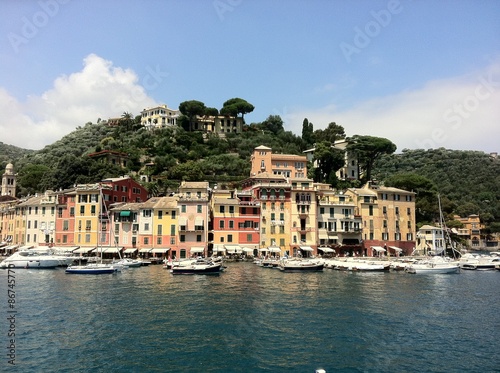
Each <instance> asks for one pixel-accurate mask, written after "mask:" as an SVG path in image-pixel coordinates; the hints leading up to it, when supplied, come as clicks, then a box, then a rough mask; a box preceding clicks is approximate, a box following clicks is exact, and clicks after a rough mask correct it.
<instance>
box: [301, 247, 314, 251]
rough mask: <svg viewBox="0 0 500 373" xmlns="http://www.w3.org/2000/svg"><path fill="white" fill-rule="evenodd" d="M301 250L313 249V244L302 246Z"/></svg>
mask: <svg viewBox="0 0 500 373" xmlns="http://www.w3.org/2000/svg"><path fill="white" fill-rule="evenodd" d="M300 250H302V251H313V248H312V247H311V246H300Z"/></svg>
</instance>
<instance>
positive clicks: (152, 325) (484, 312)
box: [0, 263, 500, 373]
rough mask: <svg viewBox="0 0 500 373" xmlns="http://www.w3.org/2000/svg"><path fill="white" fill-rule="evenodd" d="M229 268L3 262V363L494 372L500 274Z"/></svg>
mask: <svg viewBox="0 0 500 373" xmlns="http://www.w3.org/2000/svg"><path fill="white" fill-rule="evenodd" d="M227 267H228V268H227V270H226V271H225V272H223V273H222V274H220V275H216V276H213V275H212V276H203V275H191V276H190V275H175V276H174V275H172V274H171V273H169V271H168V270H165V269H163V268H162V267H161V266H149V267H141V268H131V269H128V270H124V271H123V272H121V273H117V274H113V275H74V274H66V273H65V272H64V270H63V269H55V270H31V269H15V271H13V272H11V273H8V271H7V270H3V271H0V314H1V316H2V318H1V320H3V322H1V327H0V345H1V347H2V349H1V350H2V351H3V353H2V355H1V356H0V371H2V372H4V371H5V372H7V371H19V372H314V371H315V370H317V369H324V370H325V371H326V372H327V373H329V372H464V371H467V372H493V371H498V369H499V368H498V364H499V356H500V342H498V331H499V330H500V329H499V325H500V313H499V312H498V309H499V306H500V295H499V284H500V271H487V272H478V271H462V272H461V273H460V274H447V275H446V274H443V275H437V274H429V275H411V274H406V273H397V272H389V273H360V272H358V273H356V272H355V273H351V272H343V271H334V270H330V269H325V270H324V271H323V272H314V273H283V272H281V271H279V270H277V269H268V268H261V267H258V266H256V265H254V264H252V263H227ZM12 280H14V281H12ZM12 285H14V286H12ZM13 316H14V317H13ZM13 333H14V336H12V334H13ZM12 341H13V342H12ZM12 352H13V354H12ZM9 355H10V356H9Z"/></svg>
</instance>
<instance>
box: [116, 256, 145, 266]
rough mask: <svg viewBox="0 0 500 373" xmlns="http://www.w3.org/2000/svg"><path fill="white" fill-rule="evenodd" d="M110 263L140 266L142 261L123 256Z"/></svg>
mask: <svg viewBox="0 0 500 373" xmlns="http://www.w3.org/2000/svg"><path fill="white" fill-rule="evenodd" d="M112 264H114V265H122V266H123V267H125V268H137V267H141V266H142V261H140V260H137V259H130V258H124V259H120V260H117V261H114V262H113V263H112Z"/></svg>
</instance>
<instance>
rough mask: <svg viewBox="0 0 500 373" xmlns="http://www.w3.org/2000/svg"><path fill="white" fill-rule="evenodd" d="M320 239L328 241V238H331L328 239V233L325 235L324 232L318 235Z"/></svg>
mask: <svg viewBox="0 0 500 373" xmlns="http://www.w3.org/2000/svg"><path fill="white" fill-rule="evenodd" d="M318 238H319V239H320V240H328V238H329V237H328V233H323V232H320V233H318Z"/></svg>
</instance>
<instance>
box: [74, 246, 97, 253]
mask: <svg viewBox="0 0 500 373" xmlns="http://www.w3.org/2000/svg"><path fill="white" fill-rule="evenodd" d="M94 249H95V247H79V248H78V249H76V250H73V252H74V253H75V254H86V253H88V252H90V251H92V250H94Z"/></svg>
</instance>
